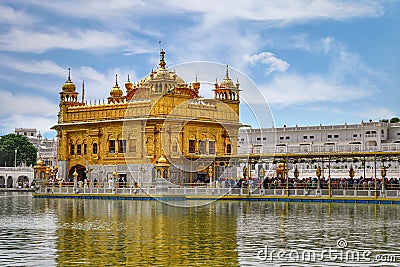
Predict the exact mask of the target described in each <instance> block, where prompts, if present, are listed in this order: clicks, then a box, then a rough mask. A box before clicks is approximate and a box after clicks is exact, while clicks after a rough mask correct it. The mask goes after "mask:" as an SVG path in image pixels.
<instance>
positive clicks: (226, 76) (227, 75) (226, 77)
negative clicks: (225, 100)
mask: <svg viewBox="0 0 400 267" xmlns="http://www.w3.org/2000/svg"><path fill="white" fill-rule="evenodd" d="M228 69H229V67H228V65H226V73H225V79H227V80H229V70H228Z"/></svg>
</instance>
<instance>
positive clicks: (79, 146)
mask: <svg viewBox="0 0 400 267" xmlns="http://www.w3.org/2000/svg"><path fill="white" fill-rule="evenodd" d="M81 153H82V145H81V144H79V145H77V146H76V154H77V155H80V154H81Z"/></svg>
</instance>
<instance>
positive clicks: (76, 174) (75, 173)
mask: <svg viewBox="0 0 400 267" xmlns="http://www.w3.org/2000/svg"><path fill="white" fill-rule="evenodd" d="M72 176H74V193H76V192H77V189H76V186H77V183H78V181H77V180H78V173H77V172H76V168H75V171H74V173H73V174H72Z"/></svg>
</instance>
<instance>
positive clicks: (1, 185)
mask: <svg viewBox="0 0 400 267" xmlns="http://www.w3.org/2000/svg"><path fill="white" fill-rule="evenodd" d="M4 187H6V177H4V176H0V188H4Z"/></svg>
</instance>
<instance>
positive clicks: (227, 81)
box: [221, 65, 235, 88]
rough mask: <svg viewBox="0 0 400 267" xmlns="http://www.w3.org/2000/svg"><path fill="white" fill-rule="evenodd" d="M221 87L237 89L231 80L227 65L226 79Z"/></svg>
mask: <svg viewBox="0 0 400 267" xmlns="http://www.w3.org/2000/svg"><path fill="white" fill-rule="evenodd" d="M221 86H224V87H226V88H234V87H235V85H234V84H233V81H232V80H231V79H230V78H229V73H228V65H226V73H225V78H224V79H223V80H222V82H221Z"/></svg>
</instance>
